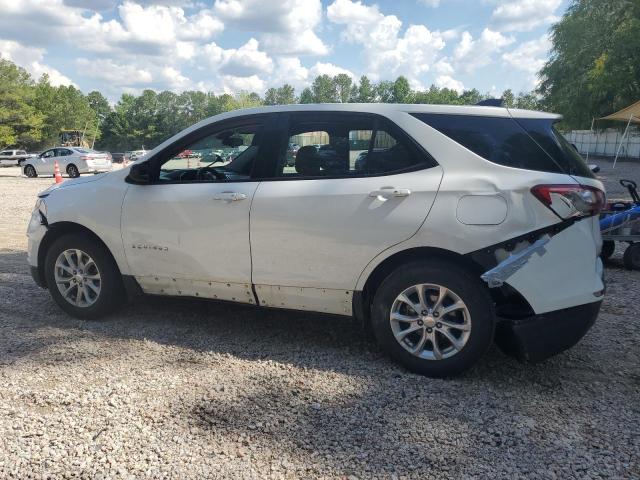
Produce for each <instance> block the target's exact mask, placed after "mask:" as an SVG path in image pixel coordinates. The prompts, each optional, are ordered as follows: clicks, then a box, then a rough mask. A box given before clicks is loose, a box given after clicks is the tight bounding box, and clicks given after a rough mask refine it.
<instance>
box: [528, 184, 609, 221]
mask: <svg viewBox="0 0 640 480" xmlns="http://www.w3.org/2000/svg"><path fill="white" fill-rule="evenodd" d="M531 193H533V195H534V196H535V197H536V198H537V199H538V200H540V201H541V202H542V203H544V204H545V205H546V206H547V207H549V209H551V211H553V212H554V213H555V214H556V215H558V216H559V217H561V218H571V217H585V216H591V215H597V214H598V213H600V210H602V209H603V208H604V206H605V201H606V200H605V195H604V192H603V191H602V190H600V189H598V188H595V187H591V186H589V185H536V186H535V187H533V188H532V189H531Z"/></svg>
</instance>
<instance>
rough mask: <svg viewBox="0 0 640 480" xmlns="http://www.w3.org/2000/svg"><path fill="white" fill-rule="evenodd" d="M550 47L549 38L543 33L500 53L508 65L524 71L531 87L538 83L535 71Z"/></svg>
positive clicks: (542, 62) (543, 61) (541, 63)
mask: <svg viewBox="0 0 640 480" xmlns="http://www.w3.org/2000/svg"><path fill="white" fill-rule="evenodd" d="M550 48H551V40H550V39H549V36H548V35H546V34H545V35H542V36H541V37H539V38H537V39H534V40H530V41H528V42H524V43H521V44H520V45H518V46H517V47H516V48H515V49H513V50H511V51H510V52H506V53H504V54H502V59H503V60H504V62H505V63H506V64H507V65H508V66H510V67H512V68H515V69H516V70H520V71H523V72H526V73H527V74H528V80H529V85H530V86H531V87H532V88H533V87H535V86H536V85H537V83H538V77H537V73H538V72H539V71H540V69H541V68H542V67H543V66H544V64H545V62H546V60H547V55H548V53H549V49H550Z"/></svg>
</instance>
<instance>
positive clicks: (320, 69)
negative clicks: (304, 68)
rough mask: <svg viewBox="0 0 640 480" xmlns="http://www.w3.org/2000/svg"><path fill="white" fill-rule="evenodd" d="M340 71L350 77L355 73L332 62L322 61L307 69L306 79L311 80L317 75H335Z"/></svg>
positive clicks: (353, 76)
mask: <svg viewBox="0 0 640 480" xmlns="http://www.w3.org/2000/svg"><path fill="white" fill-rule="evenodd" d="M341 73H346V74H347V75H349V76H350V77H351V78H352V79H354V78H355V75H354V74H353V72H351V71H350V70H347V69H346V68H342V67H339V66H337V65H334V64H333V63H322V62H317V63H316V64H315V65H314V66H313V67H311V68H310V69H309V75H308V77H307V78H308V80H309V81H313V79H315V78H316V77H317V76H318V75H329V76H330V77H335V76H336V75H339V74H341Z"/></svg>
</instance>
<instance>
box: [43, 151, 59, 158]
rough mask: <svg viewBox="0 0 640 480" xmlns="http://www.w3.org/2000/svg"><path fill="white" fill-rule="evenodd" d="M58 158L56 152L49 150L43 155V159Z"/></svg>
mask: <svg viewBox="0 0 640 480" xmlns="http://www.w3.org/2000/svg"><path fill="white" fill-rule="evenodd" d="M55 156H56V151H55V150H47V151H46V152H44V153H43V154H42V158H53V157H55Z"/></svg>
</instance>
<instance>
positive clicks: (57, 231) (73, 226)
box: [38, 221, 121, 286]
mask: <svg viewBox="0 0 640 480" xmlns="http://www.w3.org/2000/svg"><path fill="white" fill-rule="evenodd" d="M70 233H77V234H86V235H88V236H89V237H91V238H92V239H93V240H94V241H95V242H97V243H98V244H99V245H102V247H104V249H105V251H106V252H107V253H108V254H109V256H110V257H111V260H113V263H114V265H115V266H116V268H117V269H118V272H119V273H120V274H121V272H120V267H119V266H118V262H117V261H116V259H115V257H114V255H113V253H112V252H111V250H110V249H109V247H108V246H107V244H105V243H104V242H103V241H102V239H101V238H100V237H99V236H98V235H96V234H95V233H94V232H93V231H92V230H91V229H89V228H87V227H85V226H84V225H80V224H79V223H75V222H67V221H65V222H56V223H50V224H49V225H47V233H45V235H44V237H43V238H42V241H41V242H40V246H39V248H38V275H39V276H40V278H41V279H42V280H43V282H46V280H45V275H44V260H45V257H46V255H47V251H48V250H49V247H51V245H52V244H53V242H55V241H56V240H57V239H59V238H60V237H62V236H63V235H67V234H70ZM45 286H46V284H45Z"/></svg>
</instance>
